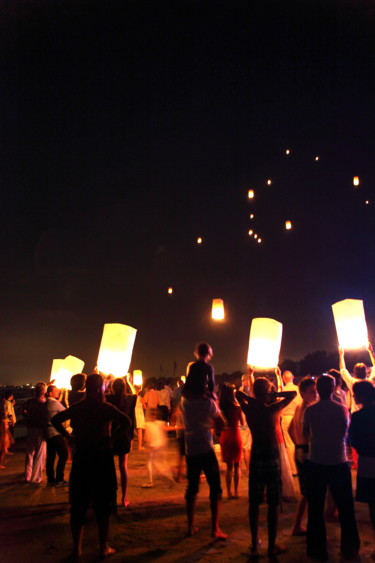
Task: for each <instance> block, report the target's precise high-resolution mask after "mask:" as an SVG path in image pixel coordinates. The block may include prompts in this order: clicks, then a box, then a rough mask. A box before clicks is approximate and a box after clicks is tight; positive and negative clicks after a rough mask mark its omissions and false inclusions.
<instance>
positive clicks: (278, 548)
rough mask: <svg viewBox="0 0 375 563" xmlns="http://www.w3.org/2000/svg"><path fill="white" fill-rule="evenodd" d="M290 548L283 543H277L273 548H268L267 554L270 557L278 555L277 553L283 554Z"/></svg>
mask: <svg viewBox="0 0 375 563" xmlns="http://www.w3.org/2000/svg"><path fill="white" fill-rule="evenodd" d="M287 551H288V550H287V548H286V547H284V546H283V545H278V544H275V545H274V547H273V548H271V549H270V548H268V551H267V555H268V557H276V556H277V555H281V554H282V553H286V552H287Z"/></svg>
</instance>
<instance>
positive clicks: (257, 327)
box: [247, 318, 283, 369]
mask: <svg viewBox="0 0 375 563" xmlns="http://www.w3.org/2000/svg"><path fill="white" fill-rule="evenodd" d="M282 334H283V325H282V324H281V323H279V322H278V321H275V320H274V319H267V318H256V319H253V320H252V322H251V328H250V338H249V352H248V355H247V363H248V365H250V366H254V367H256V368H260V369H270V368H275V367H276V366H277V365H278V363H279V354H280V346H281V337H282Z"/></svg>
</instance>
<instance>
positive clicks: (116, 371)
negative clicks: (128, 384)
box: [98, 323, 137, 377]
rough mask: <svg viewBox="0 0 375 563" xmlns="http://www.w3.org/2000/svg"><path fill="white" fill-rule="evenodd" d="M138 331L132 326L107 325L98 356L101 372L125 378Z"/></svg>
mask: <svg viewBox="0 0 375 563" xmlns="http://www.w3.org/2000/svg"><path fill="white" fill-rule="evenodd" d="M136 334H137V330H136V329H135V328H133V327H131V326H127V325H123V324H119V323H113V324H105V325H104V328H103V336H102V341H101V344H100V350H99V356H98V368H99V371H101V372H103V373H105V374H110V373H111V374H112V375H114V376H116V377H123V376H124V375H125V374H126V373H128V371H129V366H130V361H131V358H132V353H133V346H134V340H135V335H136Z"/></svg>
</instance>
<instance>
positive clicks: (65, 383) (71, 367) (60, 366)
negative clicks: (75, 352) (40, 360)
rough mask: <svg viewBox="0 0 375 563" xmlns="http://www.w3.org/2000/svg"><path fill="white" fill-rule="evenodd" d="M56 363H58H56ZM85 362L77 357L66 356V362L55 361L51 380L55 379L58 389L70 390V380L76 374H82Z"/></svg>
mask: <svg viewBox="0 0 375 563" xmlns="http://www.w3.org/2000/svg"><path fill="white" fill-rule="evenodd" d="M55 362H56V363H55ZM84 366H85V362H84V361H83V360H80V359H79V358H76V357H75V356H66V358H64V360H53V362H52V372H54V370H55V368H56V372H55V373H51V379H55V385H56V387H58V389H70V388H71V385H70V378H71V377H72V375H75V374H76V373H82V371H83V368H84Z"/></svg>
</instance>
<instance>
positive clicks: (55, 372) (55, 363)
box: [49, 358, 64, 381]
mask: <svg viewBox="0 0 375 563" xmlns="http://www.w3.org/2000/svg"><path fill="white" fill-rule="evenodd" d="M63 363H64V360H63V359H62V358H60V359H56V360H52V368H51V375H50V378H49V380H50V381H53V380H55V381H57V380H58V378H59V375H60V370H61V368H62V365H63Z"/></svg>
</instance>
